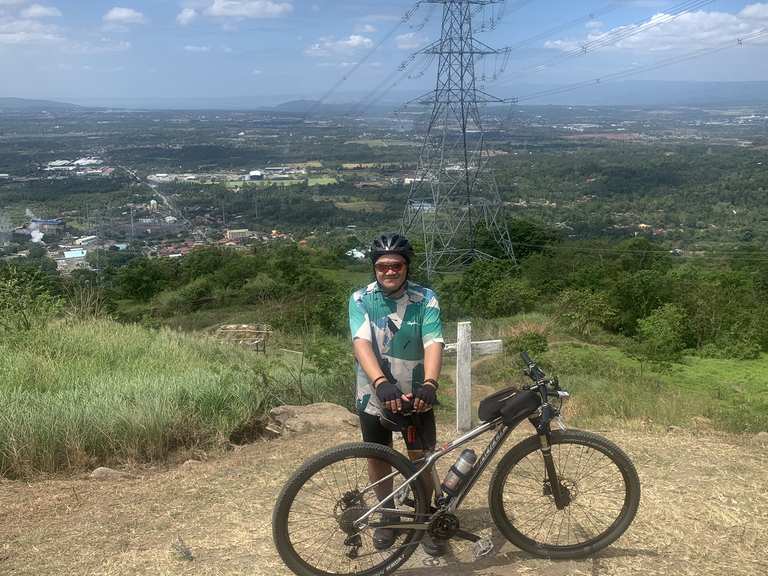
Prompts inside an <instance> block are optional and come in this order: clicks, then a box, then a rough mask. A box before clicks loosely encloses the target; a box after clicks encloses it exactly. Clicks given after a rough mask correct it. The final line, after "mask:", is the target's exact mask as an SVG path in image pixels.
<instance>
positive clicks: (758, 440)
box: [752, 432, 768, 446]
mask: <svg viewBox="0 0 768 576" xmlns="http://www.w3.org/2000/svg"><path fill="white" fill-rule="evenodd" d="M752 440H753V441H754V442H755V444H764V445H766V446H768V432H758V433H757V434H755V435H754V437H753V438H752Z"/></svg>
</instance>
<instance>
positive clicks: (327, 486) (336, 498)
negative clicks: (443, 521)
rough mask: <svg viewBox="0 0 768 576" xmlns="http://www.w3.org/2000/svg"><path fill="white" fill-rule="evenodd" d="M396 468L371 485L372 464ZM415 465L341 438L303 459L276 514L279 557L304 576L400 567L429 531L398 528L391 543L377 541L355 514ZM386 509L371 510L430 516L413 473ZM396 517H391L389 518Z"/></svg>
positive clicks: (365, 575)
mask: <svg viewBox="0 0 768 576" xmlns="http://www.w3.org/2000/svg"><path fill="white" fill-rule="evenodd" d="M371 462H373V463H378V465H379V466H382V467H386V468H387V469H389V470H391V473H392V474H393V477H392V481H391V483H387V484H380V485H378V486H372V484H373V483H372V482H371V481H370V479H369V473H368V470H369V468H368V466H369V464H370V463H371ZM414 472H415V470H414V468H413V464H412V463H411V462H410V461H409V460H408V459H407V458H406V457H405V456H403V455H402V454H400V453H399V452H396V451H395V450H393V449H392V448H389V447H388V446H382V445H380V444H370V443H363V442H361V443H354V444H344V445H341V446H337V447H335V448H331V449H330V450H327V451H325V452H323V453H321V454H318V455H317V456H315V457H313V458H311V459H310V460H308V461H307V462H305V463H304V464H303V465H302V466H301V468H299V470H297V471H296V473H295V474H294V475H293V476H292V477H291V478H290V479H289V481H288V483H287V484H286V485H285V487H284V488H283V490H282V492H281V493H280V495H279V496H278V499H277V502H276V504H275V509H274V512H273V515H272V536H273V539H274V542H275V546H276V547H277V551H278V553H279V554H280V557H281V558H282V559H283V561H284V562H285V564H286V566H288V568H290V569H291V570H292V571H293V572H294V573H295V574H298V575H299V576H325V575H329V574H333V575H349V576H352V575H355V576H374V575H384V574H389V573H391V572H393V571H395V570H396V569H397V568H398V567H400V566H401V565H402V564H403V563H404V562H405V561H406V560H407V559H408V558H409V557H410V556H411V554H413V552H414V551H415V548H416V546H417V545H418V543H419V542H420V540H421V538H422V537H423V534H424V531H423V530H418V529H405V528H403V529H400V530H398V532H397V538H396V540H395V542H394V544H393V545H392V546H391V547H389V548H388V549H386V550H377V549H376V548H375V547H374V545H373V532H374V529H375V528H374V527H373V526H367V527H365V528H363V529H361V530H357V529H355V528H354V526H353V524H354V522H355V521H356V520H357V519H358V518H360V517H361V516H362V515H363V514H365V513H366V512H367V511H368V510H369V509H370V508H372V507H373V506H374V505H376V504H377V503H378V502H379V500H380V498H386V496H388V495H389V494H390V493H391V492H392V489H393V488H392V487H394V488H397V487H399V486H401V485H402V484H403V483H404V482H405V480H406V479H407V478H408V477H410V476H411V475H412V474H413V473H414ZM387 508H388V509H389V510H390V512H389V513H382V512H379V511H376V512H374V513H373V514H372V515H371V516H370V517H369V519H368V520H369V522H370V523H371V524H376V523H382V522H384V523H386V522H387V521H388V519H387V518H386V517H385V515H386V516H389V517H391V516H393V515H396V514H395V512H394V510H395V509H396V510H397V514H399V515H400V516H399V517H400V524H401V525H402V524H406V523H416V522H425V521H426V513H427V512H428V509H429V501H428V496H427V493H426V491H425V489H424V486H423V485H422V483H421V482H419V481H416V482H414V483H413V484H412V485H410V486H408V487H407V488H406V489H404V490H403V493H402V494H401V495H399V496H398V497H397V498H396V499H395V501H394V502H387ZM390 521H391V520H390Z"/></svg>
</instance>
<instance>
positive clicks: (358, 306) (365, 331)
mask: <svg viewBox="0 0 768 576" xmlns="http://www.w3.org/2000/svg"><path fill="white" fill-rule="evenodd" d="M349 331H350V334H351V335H352V340H354V339H355V338H362V339H363V340H368V342H372V341H373V337H372V335H371V322H370V319H369V318H368V312H366V311H365V307H364V306H363V303H362V302H360V301H359V300H358V299H357V298H355V295H354V294H352V296H350V298H349Z"/></svg>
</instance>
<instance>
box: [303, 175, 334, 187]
mask: <svg viewBox="0 0 768 576" xmlns="http://www.w3.org/2000/svg"><path fill="white" fill-rule="evenodd" d="M337 182H338V180H337V179H336V178H334V177H333V176H310V177H309V180H308V184H309V185H310V186H328V185H329V184H336V183H337Z"/></svg>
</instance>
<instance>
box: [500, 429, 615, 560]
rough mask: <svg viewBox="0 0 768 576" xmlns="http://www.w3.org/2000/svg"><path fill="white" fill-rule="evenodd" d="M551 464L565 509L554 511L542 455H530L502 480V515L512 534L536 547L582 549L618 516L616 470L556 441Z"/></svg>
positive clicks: (596, 454) (584, 449)
mask: <svg viewBox="0 0 768 576" xmlns="http://www.w3.org/2000/svg"><path fill="white" fill-rule="evenodd" d="M552 459H553V462H554V465H555V470H556V472H557V475H558V478H557V480H558V482H559V483H560V490H561V491H563V490H564V491H565V496H566V498H567V501H566V506H565V507H564V508H563V509H561V510H558V509H557V507H556V506H555V501H554V488H555V487H554V486H550V485H549V483H550V479H549V478H548V475H547V473H546V471H545V468H544V463H543V459H542V453H541V451H540V450H533V451H531V452H530V453H527V454H525V455H523V456H522V457H521V458H520V459H519V460H518V461H517V462H515V464H514V466H513V467H512V468H510V469H509V470H508V472H507V474H506V476H505V478H504V480H503V486H504V487H503V489H502V491H501V506H502V508H503V510H504V514H505V515H506V517H507V518H508V519H510V522H511V524H512V525H513V526H514V528H515V530H516V531H517V532H519V533H520V534H521V535H523V536H524V537H525V538H528V539H529V540H531V541H533V542H537V543H539V544H543V545H549V546H557V547H561V546H581V545H583V544H584V543H586V542H590V541H593V540H595V539H596V538H599V537H600V536H601V535H602V534H604V533H605V532H606V531H607V530H609V529H610V527H611V526H612V525H613V524H614V522H615V521H616V520H617V519H618V518H619V517H620V516H621V514H622V509H623V507H624V502H625V498H626V486H625V483H624V478H623V477H622V474H621V471H620V470H619V468H618V467H617V465H616V463H615V462H614V461H613V460H612V459H611V458H610V457H609V456H608V455H607V454H604V453H603V452H601V451H600V450H598V449H595V448H594V447H592V446H589V445H584V444H576V443H567V444H560V443H556V442H555V443H553V444H552Z"/></svg>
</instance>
